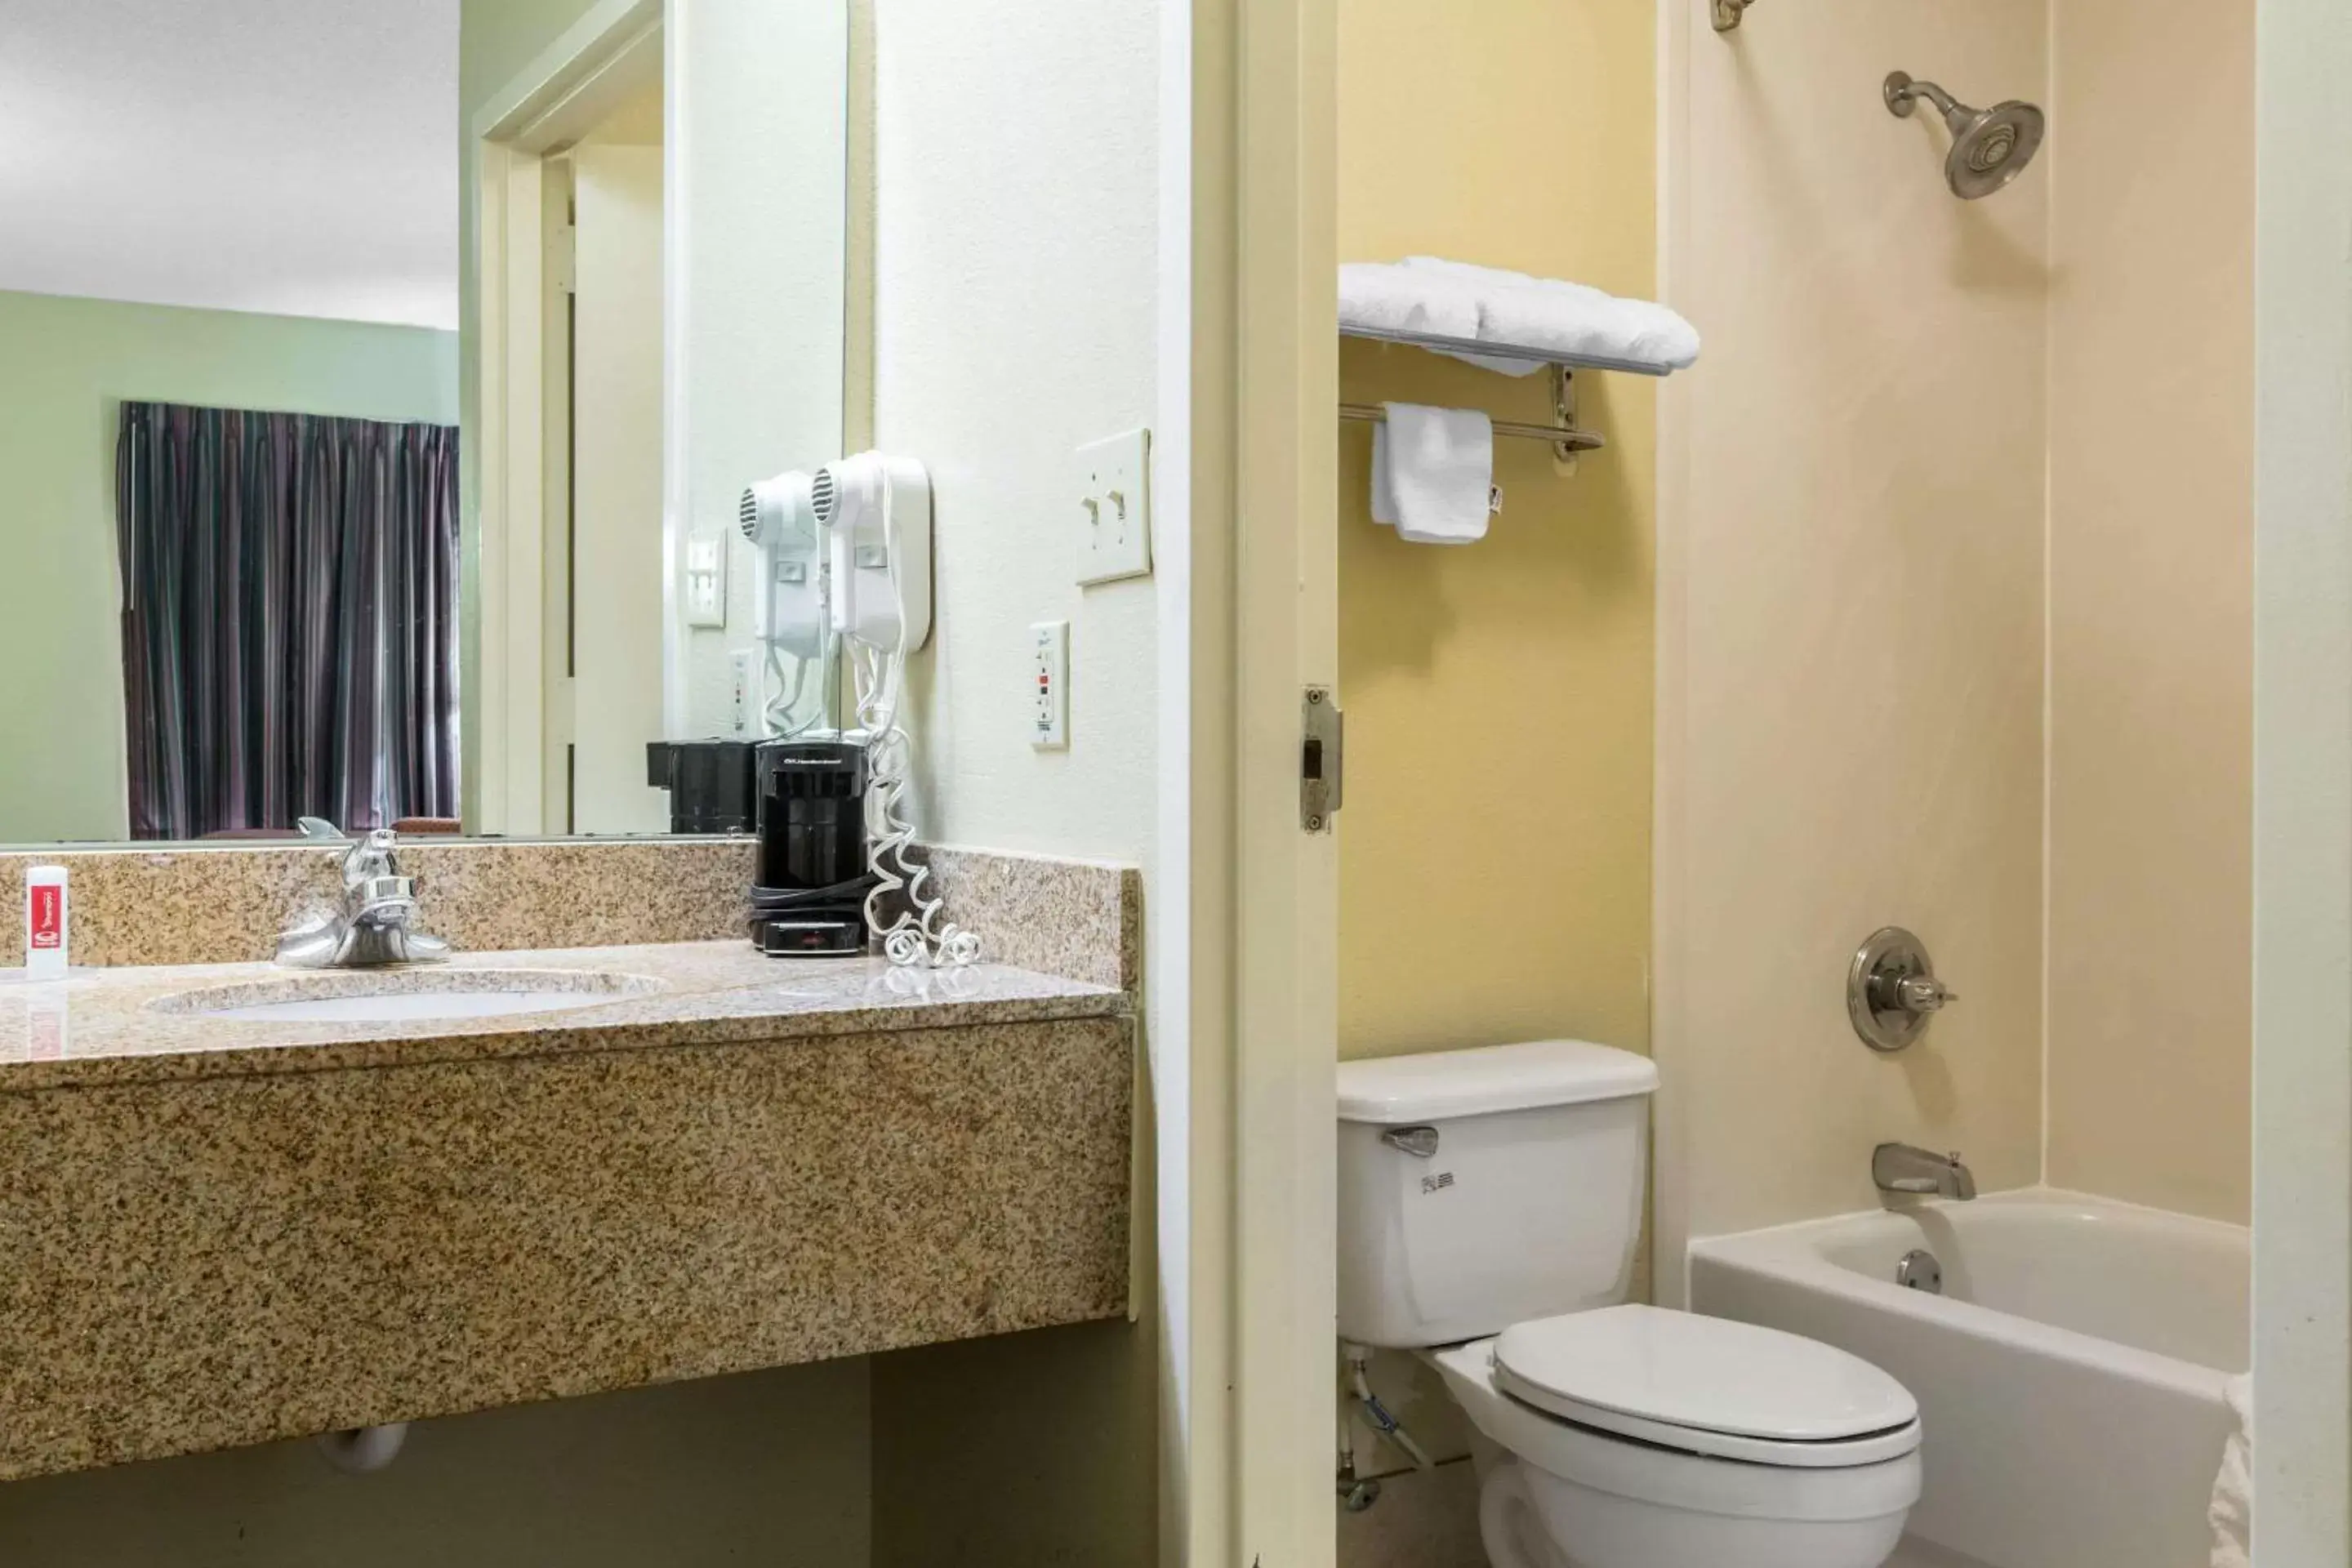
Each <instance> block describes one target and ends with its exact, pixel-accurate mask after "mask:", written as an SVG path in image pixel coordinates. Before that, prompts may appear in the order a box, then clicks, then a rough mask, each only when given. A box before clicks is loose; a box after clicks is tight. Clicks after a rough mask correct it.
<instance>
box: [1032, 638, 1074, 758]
mask: <svg viewBox="0 0 2352 1568" xmlns="http://www.w3.org/2000/svg"><path fill="white" fill-rule="evenodd" d="M1029 640H1030V644H1031V649H1032V657H1031V659H1030V663H1031V665H1032V667H1033V668H1032V669H1031V671H1030V698H1031V704H1032V706H1031V709H1030V715H1029V743H1030V744H1031V745H1033V746H1034V747H1036V748H1037V749H1038V750H1039V751H1041V752H1059V751H1066V750H1067V749H1068V747H1069V744H1070V623H1069V622H1067V621H1040V622H1038V623H1037V624H1036V625H1035V626H1031V627H1030V628H1029Z"/></svg>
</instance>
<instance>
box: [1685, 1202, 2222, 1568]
mask: <svg viewBox="0 0 2352 1568" xmlns="http://www.w3.org/2000/svg"><path fill="white" fill-rule="evenodd" d="M2247 1240H2248V1238H2247V1233H2246V1231H2245V1230H2244V1229H2243V1228H2242V1227H2241V1226H2231V1225H2221V1224H2217V1223H2215V1222H2212V1221H2210V1220H2199V1219H2189V1218H2186V1217H2183V1216H2181V1215H2170V1214H2163V1213H2159V1212H2158V1211H2156V1210H2153V1209H2142V1208H2135V1207H2133V1206H2131V1205H2127V1204H2118V1203H2113V1202H2110V1201H2108V1200H2106V1199H2104V1198H2093V1197H2084V1196H2082V1195H2080V1194H2074V1193H2060V1192H2045V1191H2033V1192H2021V1193H2005V1194H1998V1195H1995V1196H1989V1197H1985V1198H1981V1199H1979V1200H1978V1201H1977V1202H1975V1203H1972V1204H1960V1203H1928V1204H1920V1205H1916V1206H1910V1207H1907V1208H1906V1210H1905V1212H1901V1213H1887V1214H1866V1215H1851V1216H1848V1217H1845V1218H1842V1219H1832V1220H1822V1221H1818V1222H1815V1223H1813V1224H1809V1225H1800V1226H1787V1227H1785V1228H1782V1229H1779V1230H1767V1231H1757V1232H1753V1233H1750V1234H1748V1235H1745V1236H1733V1237H1718V1238H1716V1239H1712V1240H1706V1241H1696V1242H1693V1243H1692V1244H1691V1306H1692V1308H1693V1309H1694V1310H1697V1311H1701V1312H1711V1313H1714V1314H1716V1315H1717V1316H1718V1317H1725V1318H1740V1319H1745V1320H1746V1321H1749V1322H1754V1323H1764V1324H1769V1325H1770V1326H1771V1327H1774V1328H1780V1329H1786V1330H1789V1331H1792V1332H1795V1333H1801V1334H1807V1335H1810V1336H1811V1337H1812V1338H1814V1339H1817V1340H1825V1341H1827V1342H1830V1343H1831V1344H1834V1345H1838V1346H1842V1347H1843V1348H1844V1349H1846V1350H1849V1351H1852V1352H1854V1353H1855V1354H1856V1355H1859V1356H1862V1357H1864V1359H1865V1360H1868V1361H1872V1362H1874V1363H1877V1364H1878V1365H1879V1366H1882V1367H1884V1368H1885V1370H1886V1371H1888V1372H1890V1373H1894V1374H1895V1377H1896V1378H1898V1379H1900V1380H1901V1381H1902V1383H1903V1384H1905V1386H1906V1387H1908V1388H1909V1389H1910V1390H1911V1392H1912V1394H1914V1395H1915V1396H1916V1398H1917V1399H1918V1401H1919V1407H1920V1412H1921V1415H1922V1417H1923V1419H1924V1421H1925V1423H1926V1427H1927V1441H1926V1446H1925V1447H1924V1449H1923V1455H1924V1458H1925V1462H1926V1472H1927V1490H1926V1493H1925V1495H1923V1496H1922V1497H1921V1498H1920V1500H1919V1505H1918V1507H1917V1508H1916V1510H1914V1511H1913V1513H1912V1516H1911V1524H1910V1535H1911V1538H1912V1539H1914V1540H1916V1541H1925V1542H1928V1543H1930V1544H1931V1545H1933V1546H1935V1547H1937V1548H1940V1549H1942V1550H1943V1551H1944V1552H1958V1553H1959V1554H1961V1555H1962V1556H1963V1557H1964V1558H1968V1559H1973V1560H1975V1561H1976V1562H1978V1563H1984V1564H1988V1565H1990V1568H2205V1565H2206V1564H2207V1563H2208V1562H2209V1561H2210V1558H2209V1546H2210V1542H2209V1538H2208V1536H2207V1533H2206V1528H2205V1505H2206V1501H2207V1500H2208V1498H2209V1497H2210V1493H2211V1490H2212V1485H2213V1473H2214V1471H2215V1469H2216V1468H2218V1467H2219V1465H2220V1464H2221V1446H2222V1443H2223V1441H2224V1440H2225V1439H2226V1438H2227V1436H2228V1435H2229V1430H2230V1416H2229V1412H2228V1408H2227V1406H2225V1405H2223V1403H2222V1398H2221V1389H2222V1384H2223V1383H2224V1382H2225V1381H2226V1380H2227V1379H2228V1378H2229V1376H2230V1375H2231V1373H2238V1372H2242V1371H2243V1370H2244V1369H2245V1366H2246V1362H2247V1330H2246V1310H2247V1308H2246V1297H2247V1280H2248V1274H2249V1252H2248V1246H2247ZM1914 1247H1923V1248H1925V1249H1927V1251H1929V1252H1932V1253H1933V1254H1935V1256H1936V1258H1937V1261H1938V1262H1940V1263H1941V1265H1942V1266H1943V1277H1944V1293H1943V1294H1942V1295H1940V1296H1934V1295H1928V1294H1926V1293H1923V1292H1921V1291H1917V1290H1906V1289H1903V1288H1902V1287H1900V1286H1898V1285H1896V1284H1895V1264H1896V1262H1897V1261H1898V1260H1899V1259H1900V1258H1902V1257H1903V1255H1904V1254H1905V1253H1906V1252H1907V1251H1909V1250H1911V1249H1912V1248H1914Z"/></svg>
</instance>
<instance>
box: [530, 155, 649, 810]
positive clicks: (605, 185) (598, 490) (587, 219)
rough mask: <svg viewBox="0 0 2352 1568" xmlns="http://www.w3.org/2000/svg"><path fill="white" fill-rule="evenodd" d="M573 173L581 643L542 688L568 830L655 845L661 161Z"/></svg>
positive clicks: (575, 548)
mask: <svg viewBox="0 0 2352 1568" xmlns="http://www.w3.org/2000/svg"><path fill="white" fill-rule="evenodd" d="M572 171H573V194H572V212H573V215H574V220H575V221H574V225H573V234H574V236H575V238H576V242H577V243H576V246H575V249H574V254H575V255H576V257H577V258H578V260H577V263H576V271H577V276H578V279H579V289H578V290H577V292H576V293H575V294H574V296H573V300H574V303H573V316H572V321H573V326H572V341H573V350H572V420H573V422H574V426H575V428H576V431H577V435H576V436H575V437H574V439H573V442H572V450H573V454H574V457H573V463H572V606H573V610H572V613H573V616H574V617H575V621H576V627H577V635H576V637H575V639H574V641H573V643H572V666H571V668H572V671H573V675H572V679H571V680H570V681H569V682H568V683H565V682H555V683H551V684H554V685H556V686H557V688H558V689H560V690H562V692H563V693H564V700H565V702H566V703H568V705H569V708H570V713H569V715H568V717H569V720H570V732H571V740H572V821H571V828H570V830H571V831H572V832H577V833H663V832H667V830H668V828H669V795H668V794H667V792H666V791H662V790H656V789H651V788H648V787H647V786H646V742H648V741H658V740H660V739H661V738H662V672H661V666H660V665H659V664H658V663H657V662H656V658H655V657H654V656H655V655H656V652H657V650H658V649H659V648H660V647H661V646H662V572H661V560H662V554H661V552H662V538H661V523H662V470H661V460H662V437H661V399H662V150H661V149H660V148H659V147H625V146H583V147H581V148H579V149H578V150H577V151H575V152H574V153H572ZM551 717H555V718H556V719H557V721H558V722H559V723H561V722H562V718H563V717H564V716H563V715H561V714H559V715H552V716H551ZM549 826H551V827H552V828H554V829H556V830H558V831H562V830H563V829H564V824H563V823H562V821H561V820H558V821H555V822H552V823H551V824H550V825H549Z"/></svg>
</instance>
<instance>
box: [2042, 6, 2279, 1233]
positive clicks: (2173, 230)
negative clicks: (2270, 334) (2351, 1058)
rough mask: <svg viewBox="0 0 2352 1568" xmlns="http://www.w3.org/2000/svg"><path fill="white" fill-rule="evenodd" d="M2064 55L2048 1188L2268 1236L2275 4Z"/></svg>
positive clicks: (2053, 485) (2160, 20)
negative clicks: (2268, 280) (2269, 210)
mask: <svg viewBox="0 0 2352 1568" xmlns="http://www.w3.org/2000/svg"><path fill="white" fill-rule="evenodd" d="M2053 39H2054V46H2055V58H2054V60H2053V83H2052V93H2051V110H2052V112H2053V132H2052V138H2051V149H2052V157H2053V174H2054V177H2055V179H2056V181H2057V186H2056V188H2057V193H2058V199H2057V201H2056V203H2055V205H2054V208H2053V215H2052V253H2053V274H2052V279H2051V302H2050V310H2051V356H2050V365H2051V373H2050V374H2051V380H2050V388H2051V410H2050V413H2051V443H2050V508H2051V522H2050V576H2051V582H2050V681H2051V689H2050V982H2049V984H2050V1016H2049V1029H2050V1040H2049V1071H2050V1129H2049V1179H2050V1181H2051V1182H2052V1184H2054V1185H2058V1186H2066V1187H2077V1188H2085V1189H2088V1190H2091V1191H2094V1192H2099V1193H2105V1194H2112V1195H2115V1196H2117V1197H2123V1198H2128V1199H2131V1200H2133V1201H2135V1202H2138V1203H2146V1204H2152V1205H2157V1206H2158V1207H2161V1208H2170V1209H2180V1210H2186V1211H2188V1212H2189V1213H2194V1214H2203V1215H2213V1216H2215V1217H2217V1218H2221V1219H2229V1220H2234V1221H2237V1222H2238V1223H2240V1224H2243V1223H2245V1221H2246V1219H2247V1217H2248V1189H2249V1184H2250V1181H2251V1176H2252V1170H2251V1167H2252V1150H2251V1148H2250V1135H2251V1116H2252V1067H2253V1059H2252V1037H2251V1031H2252V960H2253V935H2252V902H2253V867H2252V840H2253V724H2252V717H2253V714H2252V709H2253V515H2252V514H2253V417H2254V374H2253V369H2254V367H2253V265H2254V251H2253V220H2254V211H2253V208H2254V193H2253V180H2252V174H2253V163H2254V65H2253V55H2254V4H2253V0H2205V3H2204V4H2201V5H2163V6H2151V5H2144V4H2138V3H2136V0H2063V4H2061V5H2059V6H2058V7H2057V15H2056V27H2055V31H2054V34H2053Z"/></svg>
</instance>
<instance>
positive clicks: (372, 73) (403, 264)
mask: <svg viewBox="0 0 2352 1568" xmlns="http://www.w3.org/2000/svg"><path fill="white" fill-rule="evenodd" d="M458 4H459V0H390V3H387V0H0V289H22V290H26V291H30V292H36V293H45V294H76V295H87V296H92V297H95V298H99V299H106V300H142V301H147V302H150V303H156V304H169V305H195V306H205V307H210V308H214V309H220V310H261V311H268V312H273V313H277V314H284V315H297V316H326V317H333V318H338V319H342V320H350V321H395V322H402V323H406V324H411V325H417V326H431V327H439V328H444V329H448V330H454V329H455V328H456V327H457V260H458V255H457V247H458V239H457V208H458V201H459V191H458V156H459V135H458V107H457V12H458Z"/></svg>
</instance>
